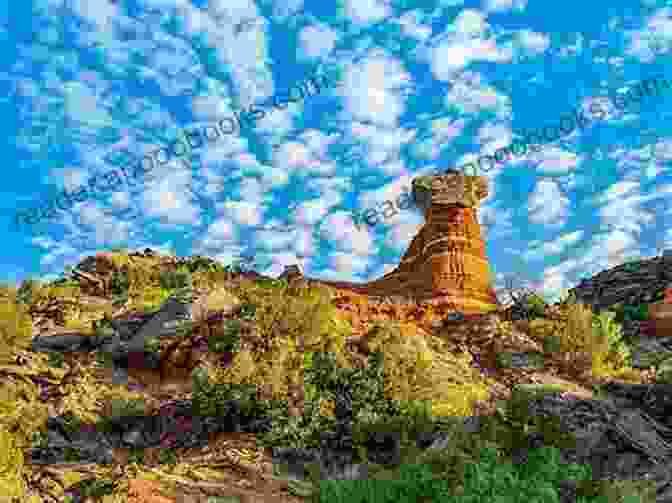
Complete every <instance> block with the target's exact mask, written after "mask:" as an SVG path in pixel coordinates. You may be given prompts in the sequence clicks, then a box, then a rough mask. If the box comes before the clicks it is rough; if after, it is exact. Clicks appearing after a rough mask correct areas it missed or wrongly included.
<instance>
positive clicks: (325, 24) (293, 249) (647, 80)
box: [0, 0, 672, 298]
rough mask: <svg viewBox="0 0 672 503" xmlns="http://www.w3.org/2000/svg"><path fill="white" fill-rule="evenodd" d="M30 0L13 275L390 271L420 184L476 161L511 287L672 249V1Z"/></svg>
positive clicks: (16, 72)
mask: <svg viewBox="0 0 672 503" xmlns="http://www.w3.org/2000/svg"><path fill="white" fill-rule="evenodd" d="M568 2H569V3H568ZM159 4H160V5H159ZM11 5H12V17H11V19H10V18H9V17H8V16H7V14H6V13H5V14H3V12H5V11H3V10H2V9H0V30H1V33H0V34H1V35H2V37H3V38H4V41H5V43H4V44H3V48H4V56H5V57H4V59H3V60H2V62H0V66H2V68H0V86H1V87H0V88H1V89H2V91H3V92H2V93H1V94H2V96H1V97H0V109H1V110H2V113H3V114H2V117H3V121H2V127H3V128H4V129H5V130H4V131H3V133H4V134H3V135H2V138H4V140H3V142H4V143H3V150H2V151H3V155H4V157H5V158H4V160H5V165H6V170H5V173H6V174H5V176H4V178H3V182H4V183H3V190H4V194H3V196H4V197H3V198H2V199H0V201H2V203H4V205H5V207H4V208H3V211H2V212H1V214H2V215H4V218H5V221H4V222H2V225H4V228H5V229H6V231H5V232H6V237H7V239H6V240H5V246H4V247H3V248H2V250H1V251H0V254H1V257H0V258H1V259H2V260H3V262H2V263H3V264H5V267H4V268H0V270H2V271H3V272H4V273H5V276H6V279H7V280H12V281H13V280H21V279H22V278H24V277H27V276H36V275H37V276H45V277H49V275H55V274H60V272H61V271H62V270H63V266H64V265H66V264H70V263H73V262H75V261H76V260H77V259H78V258H79V257H80V256H83V255H86V254H91V253H92V252H94V251H98V250H100V249H105V248H113V247H127V248H130V249H137V248H140V249H144V248H147V247H149V248H154V249H157V248H158V249H160V248H162V247H163V248H174V250H175V251H176V253H177V254H179V255H194V254H200V255H208V256H212V257H215V258H219V259H220V260H222V261H225V262H226V261H228V260H230V259H231V257H235V256H243V255H249V256H254V257H256V259H257V263H258V264H263V265H260V266H259V267H260V270H259V272H262V273H266V274H271V275H274V274H276V273H278V274H279V273H280V272H281V271H282V270H283V268H284V266H285V265H291V264H293V263H295V262H296V261H298V260H301V261H302V264H303V268H304V272H305V273H306V274H307V275H310V276H312V277H317V278H324V279H334V280H342V281H367V280H371V279H375V278H378V277H380V276H382V275H383V274H385V272H387V271H388V270H390V268H391V267H392V266H394V265H396V264H397V263H398V262H399V260H400V258H401V255H402V254H403V253H404V251H405V250H406V249H407V247H408V245H409V242H410V240H411V239H412V237H413V236H414V235H415V234H416V233H417V230H418V228H419V226H420V225H422V224H423V219H422V215H421V214H419V212H417V211H412V209H411V208H412V206H413V204H412V201H411V200H410V198H409V189H410V183H411V180H412V179H413V178H414V177H416V176H420V175H426V174H430V173H441V172H444V171H446V169H448V168H452V167H458V168H459V167H461V166H464V167H465V168H464V169H465V171H466V172H470V171H473V170H478V171H479V174H484V175H485V176H487V177H488V178H489V180H488V182H489V187H490V196H489V197H488V198H487V199H486V200H484V201H483V202H482V205H481V206H480V210H479V220H480V222H481V226H482V228H483V233H484V237H485V239H486V243H487V247H488V249H487V254H488V258H489V260H490V263H491V264H492V267H493V269H494V271H495V281H496V286H502V278H503V276H504V275H506V274H513V273H519V274H522V273H524V276H525V277H528V278H530V279H531V280H532V281H535V282H536V283H538V285H539V290H542V291H546V293H548V294H549V296H551V298H552V296H553V295H554V294H555V293H554V292H561V291H562V290H563V289H564V288H568V287H570V286H573V285H575V284H576V283H577V282H578V281H580V279H581V278H582V277H585V276H587V275H590V274H591V273H594V272H597V271H600V270H603V269H605V268H606V267H607V266H608V265H609V264H615V263H620V262H622V261H624V260H626V259H628V258H636V257H638V256H650V255H653V254H655V253H657V252H659V251H660V250H661V249H665V248H672V246H671V245H672V233H671V231H670V228H669V221H670V219H669V215H670V214H672V198H670V192H671V190H672V189H671V188H670V187H671V186H672V181H671V180H670V170H669V163H670V161H671V160H672V142H670V136H671V135H672V127H671V126H670V122H669V120H667V119H665V117H667V116H669V115H670V114H672V110H671V104H670V99H669V95H670V92H669V81H670V74H669V71H668V68H669V67H670V63H672V60H671V58H670V56H671V54H672V51H670V48H672V36H671V35H670V33H672V32H671V31H670V30H669V27H670V26H671V25H672V14H671V12H670V8H669V6H667V5H666V4H665V2H664V1H663V0H653V1H647V2H645V3H643V2H639V3H638V4H637V5H636V8H633V5H634V3H632V4H630V3H629V2H611V3H610V8H609V9H608V10H605V9H604V8H602V7H600V6H599V5H597V3H595V5H593V4H591V3H590V2H578V0H567V2H555V3H554V2H527V3H524V2H494V1H485V2H481V3H478V2H477V3H473V2H472V3H459V2H433V3H432V4H431V5H430V4H426V5H425V4H423V3H422V2H415V3H412V2H411V3H409V2H402V1H398V0H391V1H389V2H368V3H367V2H357V1H351V0H347V1H345V2H343V3H342V6H343V8H339V9H335V10H333V9H332V11H330V12H328V13H326V11H325V10H324V8H325V7H324V5H323V4H322V3H320V2H318V1H316V0H305V1H304V2H286V1H279V0H278V1H275V0H269V1H264V2H254V1H247V0H245V1H243V2H228V1H224V0H211V1H209V2H201V1H198V2H197V1H194V0H181V1H180V2H154V1H148V0H144V1H143V0H139V1H137V2H120V1H117V2H109V1H105V0H97V1H93V0H92V1H87V2H74V1H73V2H60V1H59V2H14V3H12V4H11ZM577 13H580V16H577ZM325 76H326V77H325ZM325 80H326V81H325ZM336 83H337V84H336ZM318 87H319V90H318ZM640 95H641V99H640ZM584 125H585V127H582V126H584ZM45 127H46V128H47V129H48V132H45V131H44V129H45ZM652 132H655V135H654V134H652ZM525 149H526V150H527V152H525ZM347 152H355V153H356V154H357V155H358V156H359V157H358V158H357V159H354V160H352V162H349V161H348V159H347V156H348V154H347ZM147 175H151V176H147ZM17 212H18V214H17ZM381 223H384V225H382V224H381ZM370 224H375V225H370Z"/></svg>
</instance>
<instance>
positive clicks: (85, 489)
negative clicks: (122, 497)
mask: <svg viewBox="0 0 672 503" xmlns="http://www.w3.org/2000/svg"><path fill="white" fill-rule="evenodd" d="M117 485H118V482H114V481H112V480H108V479H86V480H82V481H81V482H80V483H79V484H77V486H78V489H79V491H80V496H81V497H82V499H86V498H93V499H97V498H102V497H103V496H105V495H107V494H113V493H114V490H115V489H116V487H117Z"/></svg>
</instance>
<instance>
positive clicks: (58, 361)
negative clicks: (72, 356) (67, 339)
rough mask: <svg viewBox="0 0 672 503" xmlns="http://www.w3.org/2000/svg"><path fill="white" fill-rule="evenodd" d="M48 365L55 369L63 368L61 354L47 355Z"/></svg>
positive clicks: (63, 358) (63, 359)
mask: <svg viewBox="0 0 672 503" xmlns="http://www.w3.org/2000/svg"><path fill="white" fill-rule="evenodd" d="M48 356H49V365H50V366H52V367H56V368H63V363H64V361H65V357H64V356H63V354H62V353H49V355H48Z"/></svg>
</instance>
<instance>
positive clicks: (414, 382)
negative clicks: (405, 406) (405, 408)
mask: <svg viewBox="0 0 672 503" xmlns="http://www.w3.org/2000/svg"><path fill="white" fill-rule="evenodd" d="M367 344H368V346H369V348H370V349H371V350H372V351H375V350H377V349H380V350H382V351H383V354H384V358H385V392H386V396H387V397H388V398H389V399H391V400H396V401H398V402H401V401H407V400H411V401H417V400H420V401H431V403H432V413H433V414H435V415H438V416H470V415H472V414H473V406H474V404H475V402H476V401H480V400H487V398H488V386H489V381H488V380H487V379H485V378H483V377H482V376H481V375H480V374H479V372H478V371H477V370H476V369H475V368H473V367H472V366H471V361H472V357H471V355H470V354H468V353H466V352H463V353H462V354H460V355H453V354H450V353H448V352H447V351H446V350H445V345H444V344H443V342H442V341H441V340H440V339H437V338H434V337H429V336H428V337H423V336H422V335H420V334H419V333H418V331H417V328H416V327H415V326H414V325H412V324H406V323H401V324H398V325H396V324H391V323H386V324H379V325H377V326H374V328H373V329H372V330H371V331H370V332H369V334H368V335H367Z"/></svg>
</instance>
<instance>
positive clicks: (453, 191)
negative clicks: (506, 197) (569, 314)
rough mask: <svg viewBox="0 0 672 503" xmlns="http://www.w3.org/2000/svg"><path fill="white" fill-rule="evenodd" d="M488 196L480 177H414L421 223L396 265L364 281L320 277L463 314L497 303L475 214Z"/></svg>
mask: <svg viewBox="0 0 672 503" xmlns="http://www.w3.org/2000/svg"><path fill="white" fill-rule="evenodd" d="M487 195H488V188H487V181H486V179H485V178H484V177H478V176H466V175H464V174H462V173H459V172H451V173H448V174H444V175H438V176H427V177H420V178H416V179H415V180H413V197H414V199H415V201H416V204H417V205H418V207H420V208H422V210H423V211H424V215H425V221H426V223H425V225H424V226H423V227H422V229H420V232H419V233H418V234H417V235H416V236H415V238H413V241H411V245H410V246H409V248H408V250H407V251H406V253H405V254H404V256H403V257H402V259H401V263H400V264H399V266H398V267H397V268H396V269H395V270H394V271H392V272H390V273H388V274H386V275H385V276H383V277H382V278H380V279H377V280H375V281H373V282H370V283H365V284H360V285H357V284H353V283H346V282H324V283H326V284H329V285H331V286H334V287H337V288H347V289H352V290H354V291H357V292H359V293H363V294H367V295H376V296H393V295H395V296H403V297H411V298H414V299H415V300H418V301H423V302H431V303H433V304H442V305H446V304H447V305H450V306H451V307H452V308H454V309H456V310H460V311H463V312H465V313H478V312H485V311H491V310H494V309H496V307H497V298H496V296H495V293H494V290H493V288H492V279H491V274H490V265H489V263H488V259H487V257H486V253H485V243H484V241H483V239H482V237H481V228H480V225H479V223H478V218H477V211H476V208H477V205H478V204H479V202H480V201H481V200H482V199H483V198H485V197H486V196H487Z"/></svg>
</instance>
